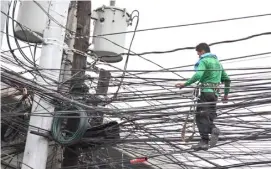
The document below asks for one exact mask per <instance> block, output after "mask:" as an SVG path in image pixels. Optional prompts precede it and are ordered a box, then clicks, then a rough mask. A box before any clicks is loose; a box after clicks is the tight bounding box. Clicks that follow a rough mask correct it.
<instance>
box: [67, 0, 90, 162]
mask: <svg viewBox="0 0 271 169" xmlns="http://www.w3.org/2000/svg"><path fill="white" fill-rule="evenodd" d="M90 14H91V1H90V0H88V1H78V3H77V15H76V16H77V29H76V36H82V37H83V38H78V39H75V44H74V48H75V49H77V50H80V51H83V52H86V51H87V49H88V47H89V35H90V20H91V15H90ZM86 63H87V58H86V56H82V55H80V54H77V53H74V55H73V62H72V70H73V71H72V75H74V77H73V79H75V80H72V81H71V87H72V90H73V91H72V92H74V93H83V91H84V88H83V85H84V84H83V83H84V80H82V79H83V78H84V75H85V71H82V70H83V69H84V68H86ZM77 79H79V80H77ZM72 94H73V93H72ZM69 121H72V119H69V120H68V125H69V126H68V128H76V123H73V122H69ZM75 152H78V148H77V147H76V146H70V147H68V148H66V149H65V150H64V153H63V156H64V159H63V163H62V167H67V166H75V165H77V163H78V154H77V153H75Z"/></svg>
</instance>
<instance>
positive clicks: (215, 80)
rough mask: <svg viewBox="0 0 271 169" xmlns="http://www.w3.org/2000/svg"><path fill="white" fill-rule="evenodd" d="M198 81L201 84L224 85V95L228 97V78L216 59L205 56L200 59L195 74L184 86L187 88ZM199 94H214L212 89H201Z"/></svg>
mask: <svg viewBox="0 0 271 169" xmlns="http://www.w3.org/2000/svg"><path fill="white" fill-rule="evenodd" d="M197 81H199V82H200V83H201V84H206V83H208V84H219V83H221V82H223V83H224V84H225V89H224V93H225V95H228V93H229V91H230V78H229V76H228V75H227V73H226V72H225V70H224V69H223V67H222V65H221V64H220V63H219V61H218V59H216V58H215V57H212V56H206V57H204V58H202V59H201V61H200V63H199V65H198V67H197V72H196V73H195V74H194V75H193V76H192V78H191V79H189V80H188V81H187V82H186V83H185V84H184V85H185V86H189V85H191V84H193V83H195V82H197ZM201 92H214V90H213V89H212V88H210V87H209V88H208V87H203V88H202V91H201Z"/></svg>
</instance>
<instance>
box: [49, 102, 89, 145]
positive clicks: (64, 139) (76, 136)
mask: <svg viewBox="0 0 271 169" xmlns="http://www.w3.org/2000/svg"><path fill="white" fill-rule="evenodd" d="M69 110H72V111H76V110H78V111H77V112H78V113H77V112H76V113H73V114H78V115H79V117H78V119H79V120H80V121H79V124H78V127H77V129H76V131H75V132H73V134H72V135H71V136H64V135H63V130H62V129H61V127H62V122H63V120H64V119H65V118H66V119H67V117H54V118H53V122H52V129H51V131H52V137H53V138H54V139H55V140H56V141H57V142H59V143H60V144H63V145H70V144H73V143H75V142H77V141H79V140H80V139H81V138H82V137H83V135H84V134H85V132H86V130H87V127H88V118H86V116H87V112H86V111H84V110H83V109H82V108H80V107H72V108H70V109H69ZM57 116H67V114H66V113H65V114H64V113H59V114H57ZM76 119H77V118H76Z"/></svg>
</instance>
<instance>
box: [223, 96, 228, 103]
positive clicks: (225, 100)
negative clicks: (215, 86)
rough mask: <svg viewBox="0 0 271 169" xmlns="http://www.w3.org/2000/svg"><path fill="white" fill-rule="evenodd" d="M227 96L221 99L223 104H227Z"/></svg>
mask: <svg viewBox="0 0 271 169" xmlns="http://www.w3.org/2000/svg"><path fill="white" fill-rule="evenodd" d="M228 100H229V99H228V96H227V95H225V96H224V97H223V99H222V102H223V103H228Z"/></svg>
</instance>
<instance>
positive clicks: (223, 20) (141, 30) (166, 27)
mask: <svg viewBox="0 0 271 169" xmlns="http://www.w3.org/2000/svg"><path fill="white" fill-rule="evenodd" d="M270 15H271V14H270V13H268V14H260V15H252V16H244V17H236V18H228V19H220V20H213V21H206V22H197V23H190V24H180V25H172V26H163V27H155V28H148V29H139V30H137V31H136V32H145V31H153V30H160V29H169V28H177V27H186V26H195V25H204V24H210V23H218V22H225V21H234V20H241V19H249V18H258V17H263V16H270ZM124 33H133V31H125V32H116V33H109V34H102V35H93V36H90V37H98V36H108V35H117V34H124Z"/></svg>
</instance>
